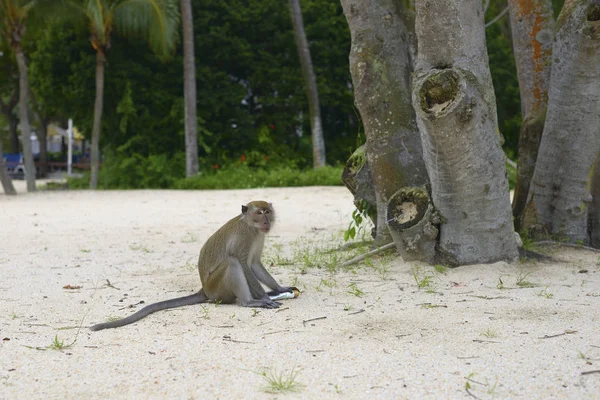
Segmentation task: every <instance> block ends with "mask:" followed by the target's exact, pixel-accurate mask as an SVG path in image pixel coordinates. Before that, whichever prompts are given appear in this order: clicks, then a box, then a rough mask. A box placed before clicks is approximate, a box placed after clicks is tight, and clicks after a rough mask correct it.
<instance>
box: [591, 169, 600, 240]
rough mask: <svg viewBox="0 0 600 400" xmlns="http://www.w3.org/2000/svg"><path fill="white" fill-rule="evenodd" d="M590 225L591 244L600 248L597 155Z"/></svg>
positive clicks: (599, 189) (599, 186) (599, 200)
mask: <svg viewBox="0 0 600 400" xmlns="http://www.w3.org/2000/svg"><path fill="white" fill-rule="evenodd" d="M589 226H590V246H592V247H595V248H597V249H600V157H596V164H595V165H594V176H593V178H592V205H591V210H590V223H589Z"/></svg>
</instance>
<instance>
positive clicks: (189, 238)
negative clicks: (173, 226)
mask: <svg viewBox="0 0 600 400" xmlns="http://www.w3.org/2000/svg"><path fill="white" fill-rule="evenodd" d="M179 241H180V242H181V243H195V242H197V241H198V235H196V234H194V233H192V232H188V233H186V234H185V235H184V236H182V237H181V239H179Z"/></svg>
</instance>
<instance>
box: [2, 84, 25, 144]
mask: <svg viewBox="0 0 600 400" xmlns="http://www.w3.org/2000/svg"><path fill="white" fill-rule="evenodd" d="M18 103H19V85H17V86H15V89H14V91H13V93H12V95H11V96H10V99H9V100H8V101H7V102H6V103H5V102H4V101H3V100H2V99H0V109H2V114H4V118H6V121H7V122H8V138H9V140H10V152H11V153H19V152H20V151H19V135H18V133H17V126H18V124H19V119H18V118H17V117H16V116H15V115H14V114H13V110H14V108H15V106H16V105H17V104H18Z"/></svg>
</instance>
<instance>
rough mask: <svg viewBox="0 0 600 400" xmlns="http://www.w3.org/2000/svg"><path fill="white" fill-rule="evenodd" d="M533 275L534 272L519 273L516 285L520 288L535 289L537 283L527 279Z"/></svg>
mask: <svg viewBox="0 0 600 400" xmlns="http://www.w3.org/2000/svg"><path fill="white" fill-rule="evenodd" d="M531 274H532V272H527V273H524V272H521V273H519V275H518V276H517V281H516V285H517V286H518V287H520V288H532V287H535V286H536V285H535V283H533V282H530V281H528V280H527V278H528V277H529V276H530V275H531Z"/></svg>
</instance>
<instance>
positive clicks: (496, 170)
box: [413, 0, 518, 265]
mask: <svg viewBox="0 0 600 400" xmlns="http://www.w3.org/2000/svg"><path fill="white" fill-rule="evenodd" d="M416 15H417V17H416V33H417V41H418V46H419V48H418V56H417V66H416V71H415V78H414V85H413V88H414V89H413V105H414V107H415V110H416V112H417V123H418V126H419V130H420V132H421V137H422V142H423V155H424V159H425V164H426V166H427V171H428V173H429V178H430V180H431V191H432V193H431V195H432V199H433V204H434V206H435V208H436V210H437V213H438V214H439V220H440V222H441V224H440V236H439V243H438V246H437V247H436V250H437V258H438V259H439V261H440V262H443V263H447V264H450V265H463V264H473V263H491V262H495V261H499V260H514V259H515V258H516V257H517V254H518V253H517V242H516V239H515V235H514V231H513V224H512V215H511V209H510V198H509V192H508V180H507V178H506V167H505V160H506V156H505V155H504V152H503V151H502V147H501V141H502V138H501V136H500V135H499V134H498V122H497V117H496V99H495V95H494V89H493V86H492V78H491V75H490V70H489V65H488V55H487V50H486V46H485V30H484V29H485V28H484V21H483V10H482V3H481V0H428V1H418V2H416Z"/></svg>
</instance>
